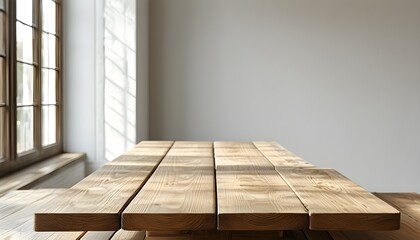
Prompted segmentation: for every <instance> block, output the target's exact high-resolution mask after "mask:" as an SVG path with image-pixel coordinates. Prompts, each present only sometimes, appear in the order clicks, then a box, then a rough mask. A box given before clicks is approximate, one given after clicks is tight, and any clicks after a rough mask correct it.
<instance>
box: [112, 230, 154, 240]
mask: <svg viewBox="0 0 420 240" xmlns="http://www.w3.org/2000/svg"><path fill="white" fill-rule="evenodd" d="M145 237H146V232H145V231H126V230H123V229H121V230H119V231H118V232H116V233H115V235H114V236H113V237H112V238H111V240H143V239H144V238H145Z"/></svg>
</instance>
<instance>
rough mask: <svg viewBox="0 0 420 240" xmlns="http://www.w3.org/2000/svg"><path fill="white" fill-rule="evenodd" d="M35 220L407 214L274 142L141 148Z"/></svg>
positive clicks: (304, 223) (61, 227)
mask: <svg viewBox="0 0 420 240" xmlns="http://www.w3.org/2000/svg"><path fill="white" fill-rule="evenodd" d="M47 206H48V207H47V208H46V209H45V210H43V211H42V212H37V213H35V230H37V231H110V230H118V229H119V228H123V229H126V230H147V231H185V230H212V229H218V230H296V229H311V230H334V231H341V230H362V231H364V230H395V229H398V228H399V225H400V213H399V211H397V210H396V209H395V208H393V207H392V206H390V205H388V204H387V203H385V202H384V201H382V200H381V199H379V198H377V197H376V196H375V195H373V194H371V193H369V192H368V191H367V190H365V189H363V188H362V187H360V186H359V185H357V184H356V183H354V182H352V181H351V180H349V179H348V178H346V177H345V176H343V175H342V174H340V173H339V172H337V171H336V170H334V169H321V168H317V167H315V166H314V165H312V164H310V163H309V162H307V161H305V160H303V159H301V158H300V157H298V156H296V155H295V154H293V153H292V152H290V151H288V150H287V149H285V148H284V147H282V146H281V145H279V144H278V143H276V142H263V141H258V142H221V141H218V142H186V141H143V142H140V143H139V144H137V145H136V146H135V147H134V148H132V149H131V150H129V151H127V152H126V153H125V154H123V155H121V156H120V157H118V158H117V159H115V160H114V161H112V162H109V163H108V164H106V165H105V166H103V167H102V168H100V169H99V170H97V171H95V172H94V173H93V174H91V175H89V176H88V177H86V178H85V179H83V180H82V181H81V182H79V183H78V184H76V185H75V186H73V187H72V188H70V189H67V190H64V191H63V192H62V194H61V195H60V196H58V197H56V198H54V199H51V201H49V202H48V203H47Z"/></svg>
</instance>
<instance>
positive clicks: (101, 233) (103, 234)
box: [80, 231, 115, 240]
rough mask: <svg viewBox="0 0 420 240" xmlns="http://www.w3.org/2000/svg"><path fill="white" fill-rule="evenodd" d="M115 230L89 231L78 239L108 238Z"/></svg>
mask: <svg viewBox="0 0 420 240" xmlns="http://www.w3.org/2000/svg"><path fill="white" fill-rule="evenodd" d="M114 234H115V231H89V232H86V233H85V235H83V237H82V238H81V239H80V240H109V239H111V238H112V236H113V235H114Z"/></svg>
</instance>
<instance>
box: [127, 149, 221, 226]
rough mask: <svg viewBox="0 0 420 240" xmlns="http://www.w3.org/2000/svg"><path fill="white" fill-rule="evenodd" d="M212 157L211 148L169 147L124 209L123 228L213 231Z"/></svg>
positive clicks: (214, 222)
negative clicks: (157, 165)
mask: <svg viewBox="0 0 420 240" xmlns="http://www.w3.org/2000/svg"><path fill="white" fill-rule="evenodd" d="M195 154H197V155H195ZM191 155H193V156H191ZM212 156H213V150H212V148H208V149H205V148H203V149H200V151H197V149H196V148H191V149H190V148H182V149H181V148H172V149H171V150H170V151H169V152H168V154H167V156H166V157H165V158H164V159H163V160H162V162H161V164H160V165H159V167H158V168H157V169H156V171H155V173H154V174H153V175H152V176H151V177H150V179H149V180H148V181H147V183H146V184H145V185H144V187H143V188H142V189H141V191H140V192H139V193H138V194H137V196H136V197H135V198H134V199H133V200H132V201H131V202H130V204H129V205H128V206H127V208H126V209H125V210H124V212H123V214H122V227H123V229H126V230H147V231H176V230H205V229H214V228H215V226H216V215H215V214H216V213H215V208H216V202H215V183H214V162H213V157H212Z"/></svg>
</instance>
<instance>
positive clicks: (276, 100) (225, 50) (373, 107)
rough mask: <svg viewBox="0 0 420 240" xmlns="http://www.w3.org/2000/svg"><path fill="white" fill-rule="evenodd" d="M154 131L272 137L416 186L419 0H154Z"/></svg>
mask: <svg viewBox="0 0 420 240" xmlns="http://www.w3.org/2000/svg"><path fill="white" fill-rule="evenodd" d="M150 5H151V6H150V7H151V10H150V13H149V14H150V34H151V35H150V51H151V54H150V98H149V100H150V104H149V107H150V112H149V114H150V119H149V121H150V137H151V138H153V139H179V140H181V139H185V140H198V139H200V140H221V139H224V140H277V141H278V142H279V143H281V144H283V145H284V146H285V147H287V148H289V149H290V150H291V151H294V152H295V153H297V154H298V155H300V156H302V157H303V158H305V159H306V160H308V161H310V162H312V163H314V164H316V165H318V166H320V167H332V168H336V169H338V170H339V171H341V172H342V173H344V174H345V175H347V176H348V177H350V178H351V179H353V180H354V181H356V182H358V183H359V184H361V185H362V186H364V187H366V188H367V189H369V190H372V191H417V192H420V185H419V184H418V183H419V182H420V147H419V146H420V107H419V103H420V27H419V26H420V1H416V0H369V1H366V0H352V1H336V0H320V1H311V0H281V1H279V0H212V1H209V0H180V1H165V0H153V1H151V2H150Z"/></svg>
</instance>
